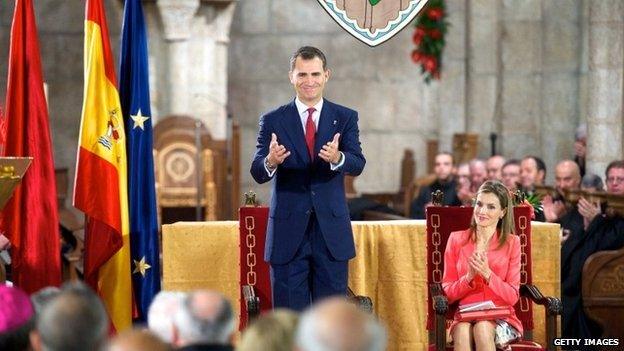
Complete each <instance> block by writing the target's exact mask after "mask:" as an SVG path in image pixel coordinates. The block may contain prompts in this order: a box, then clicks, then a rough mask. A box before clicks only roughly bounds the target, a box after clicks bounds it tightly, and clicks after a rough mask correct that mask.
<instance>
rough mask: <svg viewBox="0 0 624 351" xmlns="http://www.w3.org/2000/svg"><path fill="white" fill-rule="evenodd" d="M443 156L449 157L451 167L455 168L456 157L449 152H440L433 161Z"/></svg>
mask: <svg viewBox="0 0 624 351" xmlns="http://www.w3.org/2000/svg"><path fill="white" fill-rule="evenodd" d="M442 155H446V156H449V157H450V158H451V165H453V166H455V157H453V154H452V153H450V152H448V151H441V152H438V153H437V154H436V155H435V157H434V158H433V159H434V160H435V159H436V158H437V157H438V156H442Z"/></svg>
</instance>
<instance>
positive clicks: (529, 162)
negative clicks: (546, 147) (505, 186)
mask: <svg viewBox="0 0 624 351" xmlns="http://www.w3.org/2000/svg"><path fill="white" fill-rule="evenodd" d="M544 179H546V164H545V163H544V161H543V160H542V159H541V158H539V157H537V156H526V157H525V158H523V159H522V161H521V162H520V181H521V182H522V190H523V191H524V192H525V193H527V194H532V193H533V192H534V191H535V186H536V185H544Z"/></svg>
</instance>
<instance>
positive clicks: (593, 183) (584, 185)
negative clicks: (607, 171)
mask: <svg viewBox="0 0 624 351" xmlns="http://www.w3.org/2000/svg"><path fill="white" fill-rule="evenodd" d="M581 189H582V190H585V191H604V183H603V182H602V179H601V178H600V176H599V175H597V174H593V173H585V175H584V176H583V180H581Z"/></svg>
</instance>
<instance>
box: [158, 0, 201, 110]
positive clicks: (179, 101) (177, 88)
mask: <svg viewBox="0 0 624 351" xmlns="http://www.w3.org/2000/svg"><path fill="white" fill-rule="evenodd" d="M199 5H200V0H158V2H157V6H158V10H159V12H160V17H161V19H162V23H163V30H164V39H165V42H166V44H165V45H166V46H167V49H166V51H167V53H168V60H167V62H168V64H167V80H168V84H167V85H166V86H167V87H168V89H169V92H168V94H167V97H168V100H169V110H168V111H166V114H189V112H190V109H189V70H188V68H189V38H190V37H191V24H192V20H193V18H194V16H195V13H196V12H197V9H199ZM163 112H165V111H163Z"/></svg>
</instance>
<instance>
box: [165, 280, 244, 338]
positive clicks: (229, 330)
mask: <svg viewBox="0 0 624 351" xmlns="http://www.w3.org/2000/svg"><path fill="white" fill-rule="evenodd" d="M234 317H235V316H234V312H233V311H232V305H231V304H230V302H229V301H228V300H227V299H226V298H225V297H224V296H223V295H221V294H220V293H218V292H214V291H208V290H197V291H193V292H191V293H189V294H188V295H187V296H186V297H185V298H184V300H183V301H182V304H181V305H180V308H179V309H178V311H177V312H176V314H175V316H174V337H173V342H172V344H173V346H174V347H185V346H190V345H229V344H231V340H232V334H233V333H234V327H235V325H234V324H235V318H234Z"/></svg>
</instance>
